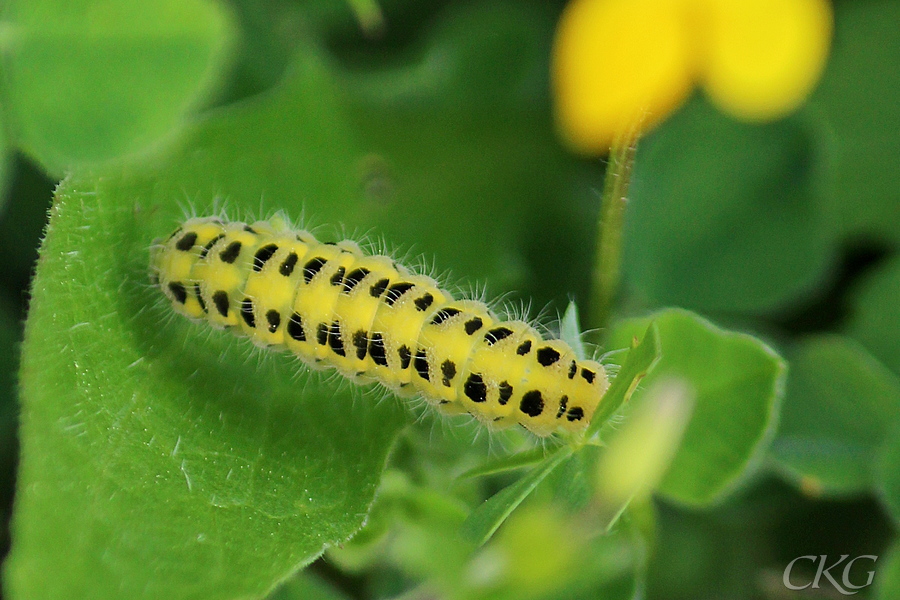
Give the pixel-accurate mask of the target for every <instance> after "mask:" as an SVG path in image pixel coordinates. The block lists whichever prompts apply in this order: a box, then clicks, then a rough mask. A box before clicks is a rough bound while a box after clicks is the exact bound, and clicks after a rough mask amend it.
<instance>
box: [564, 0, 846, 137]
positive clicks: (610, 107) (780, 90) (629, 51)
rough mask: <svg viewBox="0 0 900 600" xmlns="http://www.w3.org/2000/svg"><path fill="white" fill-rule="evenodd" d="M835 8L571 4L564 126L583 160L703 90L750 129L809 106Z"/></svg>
mask: <svg viewBox="0 0 900 600" xmlns="http://www.w3.org/2000/svg"><path fill="white" fill-rule="evenodd" d="M831 30H832V11H831V5H830V4H829V3H828V0H572V2H570V4H569V5H568V6H567V7H566V10H565V11H564V13H563V15H562V18H561V19H560V23H559V27H558V29H557V32H556V43H555V47H554V52H553V84H554V95H555V98H556V113H557V121H558V123H559V126H560V129H561V131H562V134H563V136H564V137H565V139H566V140H567V141H568V142H569V143H570V145H571V146H572V147H573V148H574V149H576V150H578V151H580V152H583V153H587V154H597V153H604V152H606V151H607V150H608V149H609V146H610V144H612V143H613V142H614V140H615V139H616V137H617V136H621V135H628V134H629V133H630V132H634V131H646V130H647V129H649V128H651V127H653V126H654V125H655V124H657V123H659V122H660V121H661V120H663V119H665V118H666V117H667V116H668V115H669V114H671V113H672V112H673V111H674V110H675V109H677V108H678V107H679V106H680V105H681V104H682V103H683V102H684V101H685V99H686V98H687V97H688V96H689V95H690V93H691V91H692V90H693V88H694V86H696V85H701V86H703V88H704V89H705V90H706V92H707V94H708V95H709V97H710V98H711V99H712V100H713V102H715V103H716V104H717V105H718V106H719V107H720V108H721V109H722V110H724V111H727V112H729V113H731V114H732V115H734V116H736V117H738V118H741V119H745V120H751V121H759V120H770V119H775V118H778V117H781V116H783V115H785V114H787V113H789V112H791V111H792V110H794V109H795V108H797V106H799V105H800V103H802V102H803V100H804V99H805V98H806V96H807V95H808V94H809V92H810V90H812V88H813V86H814V85H815V83H816V81H818V79H819V76H820V75H821V73H822V69H823V68H824V66H825V60H826V58H827V55H828V49H829V45H830V40H831Z"/></svg>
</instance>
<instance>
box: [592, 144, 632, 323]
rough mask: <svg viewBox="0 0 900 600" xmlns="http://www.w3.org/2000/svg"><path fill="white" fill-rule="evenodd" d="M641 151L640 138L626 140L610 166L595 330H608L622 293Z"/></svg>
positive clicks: (596, 270)
mask: <svg viewBox="0 0 900 600" xmlns="http://www.w3.org/2000/svg"><path fill="white" fill-rule="evenodd" d="M636 151H637V137H636V136H634V135H629V136H623V137H621V138H619V140H617V142H616V143H615V144H614V145H613V147H612V148H611V150H610V153H609V165H608V166H607V168H606V179H605V181H604V183H603V197H602V198H601V201H600V202H601V203H600V222H599V235H600V240H599V243H598V244H597V256H596V258H595V260H594V273H593V277H592V282H591V285H592V289H591V300H592V302H591V306H592V310H591V317H592V318H591V323H590V324H591V327H598V328H605V327H606V326H607V325H608V324H609V318H610V316H611V315H612V308H613V303H614V302H615V299H616V294H617V293H618V290H619V279H620V278H621V261H622V226H623V225H624V222H625V206H626V204H627V203H628V184H629V183H630V182H631V170H632V167H633V166H634V156H635V153H636Z"/></svg>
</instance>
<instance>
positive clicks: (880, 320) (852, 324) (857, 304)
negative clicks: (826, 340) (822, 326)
mask: <svg viewBox="0 0 900 600" xmlns="http://www.w3.org/2000/svg"><path fill="white" fill-rule="evenodd" d="M898 298H900V258H895V259H893V260H891V261H888V262H887V263H885V264H883V265H879V266H878V268H877V269H876V270H875V271H874V272H872V273H870V274H868V276H867V277H866V279H865V281H863V282H862V283H861V284H860V285H859V287H858V288H857V289H856V290H855V294H854V297H853V302H854V306H853V310H852V312H851V314H850V318H849V319H848V320H847V323H846V326H845V328H844V331H845V332H846V333H847V335H849V336H850V337H852V338H854V339H856V340H857V341H859V342H860V343H861V344H862V345H863V346H865V347H866V349H867V350H868V351H869V352H871V353H872V355H873V356H874V357H875V358H877V359H879V360H880V361H881V362H883V363H884V364H885V365H886V366H887V367H888V368H889V369H891V370H892V371H893V372H894V374H895V375H897V376H898V377H900V342H898V340H897V336H898V332H900V302H898Z"/></svg>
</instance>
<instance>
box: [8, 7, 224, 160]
mask: <svg viewBox="0 0 900 600" xmlns="http://www.w3.org/2000/svg"><path fill="white" fill-rule="evenodd" d="M227 17H228V15H227V13H226V12H225V11H224V10H223V9H222V7H221V5H220V4H217V3H213V2H211V1H210V0H156V1H154V2H138V3H134V2H129V1H128V0H79V1H78V2H60V1H58V0H14V1H13V2H10V3H7V5H6V6H5V7H4V12H3V18H4V21H5V23H4V26H5V29H4V38H3V44H2V47H0V49H2V59H3V68H2V72H3V79H4V81H3V84H4V92H5V93H6V94H7V96H6V100H7V102H8V106H6V107H5V108H6V109H7V110H8V113H7V114H8V116H9V118H10V123H11V129H12V134H13V135H14V139H15V142H16V143H17V144H18V145H19V146H21V147H22V148H24V149H25V150H27V151H28V152H29V153H31V154H32V155H33V156H34V157H36V158H37V159H38V160H39V161H41V163H42V164H43V165H44V166H45V167H46V168H47V169H49V170H50V171H53V172H55V173H60V172H62V171H63V170H64V169H65V168H67V167H70V166H72V165H75V164H84V163H90V162H95V161H103V160H107V159H110V158H114V157H117V156H120V155H123V154H126V153H131V152H134V151H137V150H140V149H142V148H145V147H146V146H148V145H150V144H152V143H154V142H159V141H160V140H161V139H162V138H163V137H164V136H165V135H166V134H168V133H170V132H171V130H172V129H173V128H174V127H175V126H176V125H177V124H178V123H179V121H180V120H181V119H182V118H183V115H184V113H185V111H186V110H187V109H189V108H191V107H195V106H197V105H198V104H199V102H200V101H201V100H202V99H203V98H204V97H205V96H207V95H208V94H209V92H210V91H211V90H212V89H213V88H214V85H215V83H216V81H217V79H218V77H219V71H220V69H221V67H222V66H223V64H224V59H225V57H226V48H227V47H228V45H229V42H230V38H231V35H230V26H229V19H228V18H227Z"/></svg>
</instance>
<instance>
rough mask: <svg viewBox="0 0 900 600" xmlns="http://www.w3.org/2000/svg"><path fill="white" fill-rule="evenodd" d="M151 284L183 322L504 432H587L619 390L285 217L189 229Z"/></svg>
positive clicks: (194, 222) (179, 233)
mask: <svg viewBox="0 0 900 600" xmlns="http://www.w3.org/2000/svg"><path fill="white" fill-rule="evenodd" d="M151 273H152V276H153V278H154V280H155V281H158V283H159V285H160V287H161V288H162V290H163V292H164V293H165V294H166V296H167V297H168V298H169V300H170V301H171V303H172V306H173V307H174V308H175V310H176V311H178V312H179V313H181V314H183V315H186V316H188V317H193V318H196V319H204V320H206V321H208V322H209V323H210V324H212V325H213V326H215V327H220V328H221V327H230V328H232V329H233V330H234V331H240V332H242V333H243V334H245V335H247V336H248V337H250V339H251V340H253V341H254V342H255V343H256V344H257V345H260V346H264V347H275V348H285V349H287V350H290V351H291V352H293V353H294V354H296V355H297V356H299V357H300V358H301V359H303V360H304V361H305V362H306V363H308V364H310V365H312V366H316V367H319V366H331V367H334V368H336V369H337V370H338V371H339V372H341V373H342V374H343V375H345V376H346V377H349V378H351V379H353V380H354V381H357V382H359V383H364V382H370V381H377V382H379V383H381V384H383V385H384V386H386V387H388V388H389V389H391V390H393V391H395V392H396V393H398V394H400V395H404V396H408V395H413V394H416V393H418V394H420V395H421V396H423V397H424V398H425V399H426V400H428V401H429V402H430V403H431V404H434V405H436V406H438V407H439V408H440V409H441V410H443V411H445V412H447V413H451V414H457V413H470V414H471V415H473V416H475V417H476V418H478V419H479V420H481V421H483V422H484V423H486V424H488V425H490V426H492V427H505V426H509V425H513V424H517V423H518V424H520V425H522V426H524V427H525V428H526V429H528V430H529V431H531V432H533V433H534V434H536V435H539V436H547V435H550V434H551V433H553V432H555V431H557V430H560V429H562V430H567V431H580V430H583V429H584V428H585V427H587V424H588V423H589V422H590V420H591V416H592V415H593V413H594V410H595V409H596V407H597V405H598V403H599V401H600V399H601V398H602V396H603V394H604V393H605V392H606V389H607V387H609V380H608V378H607V376H606V372H605V371H604V369H603V367H602V366H601V365H600V364H599V363H597V362H595V361H591V360H578V359H577V358H576V356H575V354H574V352H573V351H572V349H571V348H570V347H569V346H568V345H567V344H566V343H564V342H562V341H561V340H557V339H543V338H542V336H541V334H540V333H539V332H537V331H536V330H535V329H534V328H533V327H531V326H530V325H528V324H527V323H525V322H523V321H502V320H501V319H499V318H498V317H497V316H496V315H495V314H494V313H493V312H491V310H490V309H489V308H488V307H487V305H485V304H484V303H483V302H478V301H475V300H458V299H455V298H453V296H452V295H451V294H450V293H449V292H447V291H445V290H442V289H440V288H439V287H438V285H437V283H436V282H435V281H434V280H433V279H431V278H430V277H427V276H425V275H418V274H415V273H412V272H410V271H409V270H408V269H406V268H404V267H403V266H401V265H398V264H396V263H395V262H394V261H392V260H391V259H390V258H388V257H387V256H380V255H367V254H365V253H363V252H362V250H360V248H359V246H358V245H357V244H355V243H354V242H352V241H346V240H345V241H342V242H340V243H337V244H324V243H321V242H319V241H317V240H316V239H315V238H314V237H313V236H312V235H311V234H310V233H308V232H306V231H295V230H293V229H291V228H290V227H289V226H288V225H287V224H286V223H285V222H284V221H283V220H281V219H279V218H275V219H271V220H269V221H260V222H257V223H253V224H252V225H247V224H245V223H238V222H231V223H226V222H223V221H221V220H219V219H216V218H212V217H205V218H195V219H191V220H189V221H187V222H186V223H184V224H183V225H182V226H181V227H179V228H178V229H177V230H176V231H175V232H174V233H173V234H172V235H171V236H170V237H169V238H168V239H167V240H166V241H165V242H163V243H161V244H159V245H157V246H155V247H154V249H153V252H152V256H151Z"/></svg>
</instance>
